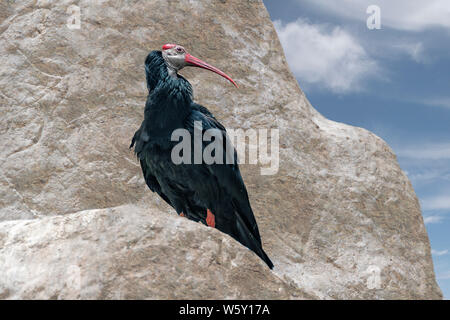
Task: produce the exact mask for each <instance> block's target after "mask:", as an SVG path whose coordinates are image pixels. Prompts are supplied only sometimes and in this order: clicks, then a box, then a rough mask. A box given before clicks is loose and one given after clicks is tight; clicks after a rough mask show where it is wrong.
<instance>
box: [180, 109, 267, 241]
mask: <svg viewBox="0 0 450 320" xmlns="http://www.w3.org/2000/svg"><path fill="white" fill-rule="evenodd" d="M196 121H200V122H201V123H202V130H203V132H205V131H206V130H208V129H218V130H220V132H221V133H222V138H223V141H224V148H226V145H225V144H226V143H231V141H229V139H228V136H227V133H226V129H225V127H224V126H223V125H222V124H221V123H219V122H218V121H217V119H216V118H214V116H213V115H212V114H211V112H209V110H208V109H206V108H205V107H203V106H201V105H198V104H195V105H194V106H193V111H192V112H191V113H190V115H189V116H188V117H187V118H186V120H185V123H184V125H185V128H186V129H187V130H189V131H190V132H191V134H192V132H193V130H194V122H196ZM208 143H209V142H208ZM206 145H207V143H205V142H203V149H204V148H205V146H206ZM230 149H231V152H232V155H231V156H232V157H233V162H232V163H231V164H227V162H226V157H227V155H226V153H227V152H226V151H225V150H224V152H223V157H224V158H223V164H216V163H213V164H209V165H208V164H203V166H205V167H206V168H207V170H208V171H209V173H210V174H212V175H214V176H215V177H216V179H217V181H218V183H219V184H220V187H222V188H223V189H224V190H226V192H227V193H228V194H229V195H230V196H231V197H232V199H233V206H234V207H235V209H236V212H237V214H239V219H241V220H242V221H244V223H245V225H246V227H247V228H248V229H249V230H250V231H251V233H252V235H253V236H254V237H255V238H256V239H257V241H258V242H259V244H261V237H260V234H259V230H258V225H257V224H256V220H255V216H254V214H253V211H252V209H251V206H250V201H249V198H248V193H247V189H246V187H245V184H244V181H243V179H242V176H241V172H240V170H239V166H238V163H237V153H236V149H235V148H234V147H232V145H231V148H230Z"/></svg>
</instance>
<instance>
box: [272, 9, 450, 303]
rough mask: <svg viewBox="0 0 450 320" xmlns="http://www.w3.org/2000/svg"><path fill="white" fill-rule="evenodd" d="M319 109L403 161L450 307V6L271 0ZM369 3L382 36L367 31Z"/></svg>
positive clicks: (294, 65) (289, 52)
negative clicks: (371, 135) (368, 133)
mask: <svg viewBox="0 0 450 320" xmlns="http://www.w3.org/2000/svg"><path fill="white" fill-rule="evenodd" d="M263 1H264V4H265V5H266V7H267V9H268V11H269V13H270V16H271V19H272V20H273V21H274V23H275V27H276V29H277V32H278V35H279V37H280V41H281V43H282V45H283V48H284V51H285V54H286V57H287V60H288V63H289V65H290V67H291V70H292V72H293V73H294V74H295V76H296V78H297V80H298V81H299V83H300V86H301V88H302V89H303V90H304V91H305V93H306V95H307V97H308V99H309V100H310V102H311V103H312V105H313V106H314V107H315V108H316V109H317V110H318V111H319V112H321V113H322V114H323V115H324V116H326V117H327V118H329V119H332V120H335V121H339V122H344V123H348V124H350V125H354V126H359V127H363V128H366V129H368V130H370V131H372V132H374V133H375V134H377V135H378V136H380V137H381V138H383V139H384V140H385V141H386V142H387V143H388V144H389V145H390V146H391V148H392V149H393V150H394V152H395V153H396V154H397V157H398V160H399V162H400V166H401V167H402V169H403V170H404V171H405V172H406V173H407V174H408V176H409V178H410V180H411V182H412V184H413V186H414V189H415V191H416V193H417V196H418V197H419V200H420V203H421V206H422V212H423V216H424V219H425V224H426V227H427V230H428V234H429V237H430V241H431V247H432V254H433V261H434V267H435V272H436V276H437V280H438V283H439V286H440V287H441V289H442V291H443V293H444V296H445V298H446V299H450V54H449V53H450V1H448V0H427V1H424V0H396V1H391V0H378V1H376V0H359V1H354V0H335V1H329V0H284V1H279V0H263ZM369 5H377V6H378V7H379V8H380V18H381V29H374V30H370V29H369V28H368V27H367V23H366V21H367V19H368V18H369V16H370V14H368V13H366V10H367V7H368V6H369Z"/></svg>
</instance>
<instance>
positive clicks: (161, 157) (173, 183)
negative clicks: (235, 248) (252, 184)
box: [130, 44, 273, 269]
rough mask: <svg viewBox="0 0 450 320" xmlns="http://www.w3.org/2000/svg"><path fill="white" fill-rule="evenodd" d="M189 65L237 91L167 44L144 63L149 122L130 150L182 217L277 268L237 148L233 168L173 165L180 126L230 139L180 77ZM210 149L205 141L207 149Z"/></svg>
mask: <svg viewBox="0 0 450 320" xmlns="http://www.w3.org/2000/svg"><path fill="white" fill-rule="evenodd" d="M187 66H192V67H199V68H203V69H207V70H210V71H213V72H215V73H217V74H219V75H221V76H222V77H224V78H226V79H228V80H229V81H230V82H232V83H233V84H234V85H235V86H236V87H237V85H236V83H235V82H234V81H233V80H232V79H231V78H230V77H229V76H227V75H226V74H225V73H224V72H222V71H220V70H219V69H217V68H215V67H213V66H211V65H209V64H207V63H206V62H204V61H202V60H200V59H198V58H195V57H193V56H192V55H190V54H189V53H187V52H186V50H185V49H184V48H183V47H182V46H179V45H175V44H166V45H164V46H163V47H162V51H156V50H155V51H152V52H150V53H149V54H148V56H147V58H146V60H145V75H146V80H147V88H148V91H149V93H148V96H147V101H146V104H145V111H144V121H143V122H142V124H141V127H140V128H139V130H138V131H136V133H135V134H134V137H133V139H132V142H131V145H130V148H132V147H133V146H134V147H135V148H134V151H135V153H136V154H137V157H138V158H139V161H140V164H141V168H142V172H143V174H144V178H145V181H146V183H147V185H148V187H149V188H150V190H152V191H153V192H156V193H157V194H159V195H160V196H161V198H163V199H164V200H165V201H166V202H167V203H168V204H169V205H171V206H172V207H173V208H174V209H175V210H176V212H177V213H178V214H179V215H181V216H185V217H187V218H189V219H191V220H194V221H200V222H202V223H204V224H206V225H208V226H210V227H215V228H217V229H219V230H220V231H222V232H225V233H227V234H229V235H231V236H232V237H233V238H234V239H236V240H237V241H239V242H240V243H242V244H243V245H244V246H246V247H247V248H249V249H250V250H252V251H254V252H255V253H256V254H257V255H258V256H259V257H261V259H262V260H264V262H265V263H266V264H267V265H268V266H269V268H271V269H272V268H273V264H272V261H270V259H269V257H268V256H267V254H266V253H265V252H264V250H263V249H262V244H261V237H260V235H259V230H258V225H257V224H256V220H255V217H254V215H253V211H252V208H251V206H250V202H249V199H248V194H247V190H246V188H245V184H244V181H243V179H242V176H241V173H240V171H239V167H238V164H237V155H236V150H235V149H234V147H232V148H231V150H232V152H231V153H232V155H231V157H232V159H233V160H234V161H231V162H232V163H231V164H230V162H227V161H225V159H224V161H223V164H220V163H212V164H205V163H201V164H195V163H194V162H191V163H181V164H175V163H174V162H173V161H172V158H171V153H172V149H173V147H174V146H175V145H176V144H178V141H172V139H171V136H172V132H173V131H174V130H176V129H180V128H181V129H186V130H188V131H189V133H190V134H191V136H194V122H196V123H201V126H202V130H203V132H205V131H206V130H208V129H216V130H220V134H221V137H222V139H223V141H226V140H227V133H226V130H225V128H224V126H223V125H222V124H220V123H219V122H218V121H217V119H216V118H215V117H214V116H213V115H212V114H211V112H209V110H208V109H207V108H205V107H203V106H201V105H199V104H197V103H195V102H193V101H192V86H191V84H190V83H189V82H188V81H187V80H186V79H185V78H184V77H182V76H181V75H179V74H178V71H179V70H181V69H182V68H184V67H187ZM206 145H207V144H206V143H205V142H203V141H201V147H202V150H204V148H205V146H206ZM192 150H193V149H192ZM183 152H184V151H183ZM223 154H224V155H225V154H228V155H229V154H230V153H226V152H223ZM187 162H189V161H187Z"/></svg>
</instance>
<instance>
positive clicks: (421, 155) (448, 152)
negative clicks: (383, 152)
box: [395, 143, 450, 160]
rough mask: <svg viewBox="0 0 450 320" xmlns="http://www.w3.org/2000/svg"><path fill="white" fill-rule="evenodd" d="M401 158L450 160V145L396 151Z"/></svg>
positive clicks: (430, 145) (439, 144)
mask: <svg viewBox="0 0 450 320" xmlns="http://www.w3.org/2000/svg"><path fill="white" fill-rule="evenodd" d="M395 150H396V153H397V155H398V156H399V157H405V158H410V159H422V160H449V159H450V143H434V144H425V145H417V146H414V147H403V148H401V147H400V148H397V149H395Z"/></svg>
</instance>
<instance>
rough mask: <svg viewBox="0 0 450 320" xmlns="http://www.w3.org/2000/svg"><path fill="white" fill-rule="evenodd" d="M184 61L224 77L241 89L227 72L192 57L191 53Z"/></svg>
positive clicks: (187, 54)
mask: <svg viewBox="0 0 450 320" xmlns="http://www.w3.org/2000/svg"><path fill="white" fill-rule="evenodd" d="M184 61H186V63H187V64H188V65H190V66H192V67H198V68H203V69H206V70H209V71H212V72H215V73H217V74H218V75H221V76H222V77H224V78H225V79H227V80H228V81H230V82H231V83H232V84H234V85H235V87H236V88H239V87H238V85H237V84H236V82H234V81H233V79H231V78H230V77H229V76H228V75H226V74H225V72H223V71H221V70H219V69H217V68H216V67H213V66H212V65H209V64H207V63H206V62H204V61H202V60H200V59H198V58H196V57H194V56H192V55H190V54H189V53H186V55H185V58H184Z"/></svg>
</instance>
